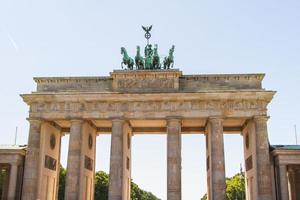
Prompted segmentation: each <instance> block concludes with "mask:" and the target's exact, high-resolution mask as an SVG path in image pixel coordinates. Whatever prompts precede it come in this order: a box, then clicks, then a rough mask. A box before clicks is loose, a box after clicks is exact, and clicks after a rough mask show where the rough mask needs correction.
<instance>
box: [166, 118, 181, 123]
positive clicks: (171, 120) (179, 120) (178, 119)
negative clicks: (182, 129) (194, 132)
mask: <svg viewBox="0 0 300 200" xmlns="http://www.w3.org/2000/svg"><path fill="white" fill-rule="evenodd" d="M166 121H167V124H168V125H169V124H173V123H179V124H180V125H181V124H182V118H181V117H167V119H166Z"/></svg>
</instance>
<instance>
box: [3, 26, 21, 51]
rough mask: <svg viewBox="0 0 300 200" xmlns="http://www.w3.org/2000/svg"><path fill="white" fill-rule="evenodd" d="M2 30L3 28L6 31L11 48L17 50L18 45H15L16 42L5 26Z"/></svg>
mask: <svg viewBox="0 0 300 200" xmlns="http://www.w3.org/2000/svg"><path fill="white" fill-rule="evenodd" d="M2 30H4V31H5V32H6V35H7V37H8V40H9V41H10V43H11V45H12V46H13V48H14V49H15V50H16V52H17V53H18V52H19V46H18V45H17V43H16V42H15V40H14V38H13V37H12V35H11V34H10V33H9V31H8V30H7V29H6V28H4V27H3V28H2Z"/></svg>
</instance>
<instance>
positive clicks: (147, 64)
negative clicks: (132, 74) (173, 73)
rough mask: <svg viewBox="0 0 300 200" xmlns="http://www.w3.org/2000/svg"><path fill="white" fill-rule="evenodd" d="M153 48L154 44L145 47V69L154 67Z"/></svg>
mask: <svg viewBox="0 0 300 200" xmlns="http://www.w3.org/2000/svg"><path fill="white" fill-rule="evenodd" d="M152 55H153V50H152V45H151V44H148V45H147V46H146V47H145V69H152V68H153V67H152V65H153V60H152Z"/></svg>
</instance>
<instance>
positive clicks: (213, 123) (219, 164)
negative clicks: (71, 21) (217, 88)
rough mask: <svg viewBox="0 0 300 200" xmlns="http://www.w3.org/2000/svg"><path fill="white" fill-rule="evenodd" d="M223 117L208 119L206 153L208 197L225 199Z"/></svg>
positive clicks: (212, 199) (217, 199)
mask: <svg viewBox="0 0 300 200" xmlns="http://www.w3.org/2000/svg"><path fill="white" fill-rule="evenodd" d="M222 122H223V119H222V118H220V117H212V118H210V119H209V121H208V125H207V126H208V131H207V136H206V137H208V138H207V143H208V144H207V146H208V148H207V154H208V162H209V163H208V172H207V173H208V177H209V179H208V183H207V185H208V190H209V191H210V194H209V195H208V196H209V199H211V200H214V199H216V200H225V199H226V194H225V192H226V182H225V159H224V141H223V124H222Z"/></svg>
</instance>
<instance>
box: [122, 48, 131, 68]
mask: <svg viewBox="0 0 300 200" xmlns="http://www.w3.org/2000/svg"><path fill="white" fill-rule="evenodd" d="M121 54H122V55H123V60H122V63H121V66H122V69H123V65H127V69H130V70H133V65H134V61H133V59H132V58H130V57H129V56H128V54H127V51H126V49H125V48H124V47H121Z"/></svg>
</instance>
